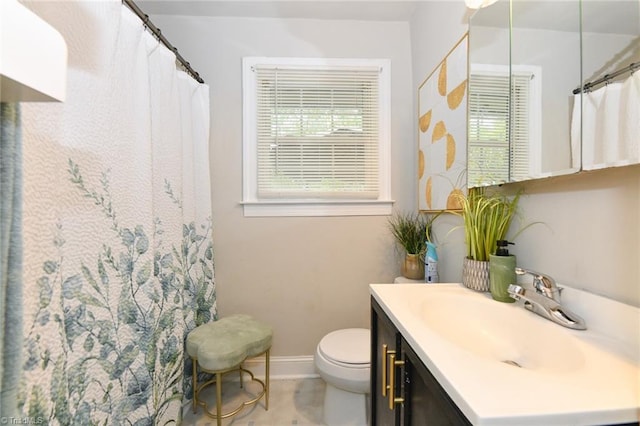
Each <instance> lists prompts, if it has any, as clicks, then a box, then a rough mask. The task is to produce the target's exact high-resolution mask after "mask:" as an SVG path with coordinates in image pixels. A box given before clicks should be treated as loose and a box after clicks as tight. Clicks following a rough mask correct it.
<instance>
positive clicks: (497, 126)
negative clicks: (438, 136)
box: [468, 72, 509, 187]
mask: <svg viewBox="0 0 640 426" xmlns="http://www.w3.org/2000/svg"><path fill="white" fill-rule="evenodd" d="M468 161H469V167H468V179H469V186H470V187H472V186H479V185H482V184H485V183H487V182H491V183H502V182H507V181H508V180H509V74H508V73H505V74H502V75H500V74H476V73H473V72H472V74H471V76H470V78H469V147H468Z"/></svg>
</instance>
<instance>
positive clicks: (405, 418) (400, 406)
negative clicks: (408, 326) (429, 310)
mask: <svg viewBox="0 0 640 426" xmlns="http://www.w3.org/2000/svg"><path fill="white" fill-rule="evenodd" d="M371 359H372V361H373V362H372V365H371V425H372V426H400V425H402V426H410V425H415V426H429V425H433V426H447V425H451V426H454V425H455V426H458V425H470V424H471V423H469V421H468V420H467V418H466V417H465V416H464V414H462V412H461V411H460V409H459V408H458V407H457V406H456V405H455V403H454V402H453V401H452V400H451V398H449V396H448V395H447V393H446V392H445V390H444V389H443V388H442V386H440V384H439V383H438V381H437V380H436V379H435V378H434V377H433V375H432V374H431V373H430V372H429V370H428V369H427V367H425V365H424V364H423V363H422V361H421V360H420V358H419V357H418V355H416V353H415V352H414V351H413V349H412V348H411V346H410V345H409V344H408V343H407V342H406V341H405V340H404V339H403V338H402V335H401V334H400V332H398V330H397V329H396V327H395V326H394V325H393V323H392V322H391V320H390V319H389V318H388V317H387V315H386V314H385V313H384V311H383V310H382V308H381V307H380V305H378V303H377V302H376V301H375V299H374V298H371Z"/></svg>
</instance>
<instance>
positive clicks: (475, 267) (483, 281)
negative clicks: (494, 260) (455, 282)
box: [462, 257, 489, 291]
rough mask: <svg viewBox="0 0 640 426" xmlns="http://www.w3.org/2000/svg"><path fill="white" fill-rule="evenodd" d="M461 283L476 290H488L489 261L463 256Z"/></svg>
mask: <svg viewBox="0 0 640 426" xmlns="http://www.w3.org/2000/svg"><path fill="white" fill-rule="evenodd" d="M462 284H463V285H464V286H465V287H468V288H470V289H472V290H476V291H489V261H488V260H473V259H469V258H468V257H465V258H464V263H463V265H462Z"/></svg>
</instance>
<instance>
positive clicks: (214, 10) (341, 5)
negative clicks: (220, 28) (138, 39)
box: [137, 0, 463, 21]
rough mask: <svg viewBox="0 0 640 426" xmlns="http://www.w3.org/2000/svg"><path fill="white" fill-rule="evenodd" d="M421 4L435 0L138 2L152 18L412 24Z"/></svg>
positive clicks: (149, 0)
mask: <svg viewBox="0 0 640 426" xmlns="http://www.w3.org/2000/svg"><path fill="white" fill-rule="evenodd" d="M420 1H422V2H425V1H433V0H414V1H406V0H386V1H375V0H374V1H371V0H342V1H339V0H324V1H319V0H286V1H284V0H283V1H280V0H276V1H268V0H257V1H256V0H252V1H250V0H195V1H194V0H138V1H137V4H138V5H139V6H140V8H141V9H142V10H144V11H145V13H148V14H150V15H154V14H156V15H187V16H227V17H255V18H300V19H335V20H358V21H409V20H410V18H411V14H412V13H413V11H414V10H415V8H416V6H417V4H418V3H419V2H420ZM447 1H460V2H462V1H463V0H447Z"/></svg>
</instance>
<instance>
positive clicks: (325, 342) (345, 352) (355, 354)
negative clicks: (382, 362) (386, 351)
mask: <svg viewBox="0 0 640 426" xmlns="http://www.w3.org/2000/svg"><path fill="white" fill-rule="evenodd" d="M318 351H319V352H320V353H321V354H322V356H323V357H324V358H325V359H326V360H327V361H330V362H332V363H334V364H337V365H340V366H342V367H346V368H369V366H370V364H371V335H370V331H369V330H367V329H364V328H347V329H343V330H336V331H333V332H331V333H329V334H327V335H326V336H324V337H323V338H322V340H321V341H320V343H319V344H318Z"/></svg>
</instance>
